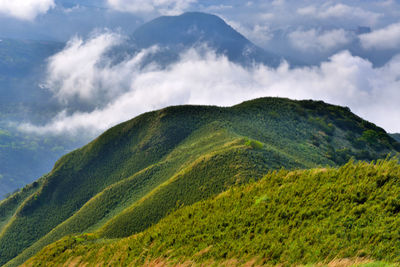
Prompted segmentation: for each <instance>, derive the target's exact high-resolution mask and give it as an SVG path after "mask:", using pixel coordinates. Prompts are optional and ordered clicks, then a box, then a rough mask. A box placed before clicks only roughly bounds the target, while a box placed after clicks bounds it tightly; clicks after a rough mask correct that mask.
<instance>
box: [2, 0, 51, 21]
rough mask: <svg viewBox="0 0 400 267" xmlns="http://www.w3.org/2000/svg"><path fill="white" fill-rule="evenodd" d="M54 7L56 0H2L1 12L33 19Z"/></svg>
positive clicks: (22, 18)
mask: <svg viewBox="0 0 400 267" xmlns="http://www.w3.org/2000/svg"><path fill="white" fill-rule="evenodd" d="M54 7H55V3H54V0H0V14H3V15H6V16H10V17H15V18H17V19H21V20H33V19H35V18H36V16H38V15H40V14H45V13H46V12H47V11H48V10H49V9H51V8H54Z"/></svg>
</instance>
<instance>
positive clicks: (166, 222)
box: [25, 159, 400, 266]
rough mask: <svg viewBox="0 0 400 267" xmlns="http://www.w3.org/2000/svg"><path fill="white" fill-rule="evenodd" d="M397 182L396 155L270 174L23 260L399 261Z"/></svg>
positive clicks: (50, 262)
mask: <svg viewBox="0 0 400 267" xmlns="http://www.w3.org/2000/svg"><path fill="white" fill-rule="evenodd" d="M399 179H400V165H399V164H398V160H397V159H396V160H389V161H378V162H377V163H376V164H368V163H363V162H360V163H353V162H350V163H348V164H346V165H345V166H343V167H341V168H339V169H331V168H325V169H312V170H306V171H294V172H289V171H286V170H281V171H278V172H272V173H269V174H268V175H266V176H265V177H264V178H263V179H262V180H260V181H258V182H256V183H250V184H247V185H242V186H240V187H233V188H231V189H230V190H228V191H226V192H224V193H222V194H220V195H219V196H217V197H215V198H212V199H209V200H206V201H201V202H198V203H196V204H194V205H192V206H189V207H184V208H181V209H179V210H177V211H176V212H174V213H172V214H171V215H169V216H167V217H166V218H164V219H163V220H161V221H160V222H159V223H158V224H157V225H155V226H152V227H150V228H149V229H147V230H146V231H144V232H142V233H140V234H137V235H134V236H131V237H129V238H124V239H120V240H98V239H97V237H96V236H95V235H83V236H76V237H73V236H72V237H66V238H64V239H62V240H60V241H58V242H56V243H54V244H52V245H50V246H48V247H46V248H45V249H43V250H42V251H41V252H40V253H38V254H37V255H36V256H35V257H33V258H32V259H30V260H29V261H28V262H27V264H26V265H25V266H54V265H63V264H65V263H69V262H74V263H75V264H81V265H84V264H89V265H99V266H104V265H107V266H108V265H115V264H117V265H119V266H132V265H135V266H139V265H143V264H146V263H150V262H152V263H154V264H155V263H157V262H158V263H161V264H163V263H164V264H166V263H169V264H177V263H183V262H186V263H191V264H193V263H197V264H206V265H209V264H211V263H214V264H216V265H218V264H221V263H225V264H227V265H241V264H244V263H246V262H253V264H254V263H256V264H273V265H275V264H279V263H280V264H290V265H293V264H307V263H321V262H323V263H327V262H329V261H331V260H333V259H338V258H339V259H340V258H349V257H350V258H353V257H365V258H370V259H371V258H372V259H375V260H385V261H388V262H393V263H399V261H400V257H399V255H398V253H397V252H398V250H399V248H400V244H399V242H398V240H399V231H398V229H399V227H400V219H399V218H398V214H399V211H400V208H399V207H400V205H399V203H400V202H399V197H398V196H399V192H400V186H399V185H400V183H399Z"/></svg>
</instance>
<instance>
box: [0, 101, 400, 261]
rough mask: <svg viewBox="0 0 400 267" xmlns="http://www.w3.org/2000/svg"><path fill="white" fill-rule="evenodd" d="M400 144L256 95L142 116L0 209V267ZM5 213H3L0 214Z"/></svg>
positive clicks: (347, 115) (327, 110) (352, 122)
mask: <svg viewBox="0 0 400 267" xmlns="http://www.w3.org/2000/svg"><path fill="white" fill-rule="evenodd" d="M399 151H400V144H399V143H397V142H396V141H395V140H394V139H392V138H391V137H390V136H389V135H388V134H387V133H386V132H385V131H384V130H383V129H381V128H379V127H377V126H375V125H373V124H371V123H369V122H367V121H364V120H362V119H361V118H359V117H357V116H356V115H354V114H353V113H351V111H350V110H349V109H348V108H343V107H339V106H333V105H329V104H325V103H323V102H321V101H320V102H318V101H292V100H288V99H281V98H262V99H256V100H253V101H248V102H244V103H242V104H240V105H236V106H233V107H227V108H221V107H214V106H175V107H169V108H165V109H162V110H158V111H154V112H149V113H145V114H143V115H141V116H139V117H136V118H134V119H132V120H130V121H128V122H125V123H122V124H120V125H118V126H115V127H113V128H112V129H110V130H108V131H107V132H105V133H104V134H102V135H101V136H100V137H98V138H97V139H95V140H94V141H92V142H91V143H89V144H88V145H86V146H84V147H82V148H80V149H78V150H76V151H74V152H72V153H70V154H68V155H66V156H64V157H62V158H61V159H60V160H59V161H58V162H57V163H56V165H55V166H54V168H53V170H52V171H51V172H50V173H49V174H48V175H46V176H44V177H42V178H41V179H40V180H39V181H37V182H36V183H35V184H33V185H30V186H28V187H27V188H25V189H24V190H22V191H21V192H19V193H16V194H14V195H13V196H11V197H10V198H8V199H7V200H5V201H3V202H1V203H0V210H6V211H7V212H3V214H2V215H1V217H0V221H1V224H0V264H6V263H7V264H6V266H16V265H19V264H22V263H23V262H24V261H25V260H27V259H28V258H30V257H31V256H33V255H35V254H36V253H37V252H38V251H40V250H41V249H42V248H43V247H45V246H46V245H48V244H51V243H53V242H55V241H57V240H59V239H60V238H62V237H64V236H67V235H70V234H79V233H88V232H91V233H96V235H97V236H99V237H101V238H104V239H109V238H124V237H128V236H131V235H133V234H136V233H139V232H142V231H144V230H146V229H148V228H149V227H151V226H152V225H154V224H156V223H157V222H159V221H160V220H161V219H163V218H165V216H167V215H168V214H170V213H171V212H173V211H175V210H177V209H179V208H180V207H182V206H187V205H191V204H193V203H196V202H198V201H202V200H205V199H208V198H211V197H213V196H215V195H217V194H219V193H221V192H223V191H225V190H227V189H229V188H230V187H231V186H233V185H237V186H239V185H241V184H247V183H248V182H249V181H254V180H259V179H260V178H261V177H262V176H263V175H265V173H267V172H268V171H270V170H276V169H280V168H282V167H285V168H287V169H306V168H315V167H321V166H338V165H342V164H344V163H346V162H347V161H348V160H349V159H350V158H351V157H354V158H355V159H361V160H373V159H377V158H385V157H386V156H387V155H388V154H389V153H392V154H393V153H397V152H399ZM7 205H8V206H11V207H12V208H7Z"/></svg>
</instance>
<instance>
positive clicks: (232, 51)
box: [132, 12, 280, 66]
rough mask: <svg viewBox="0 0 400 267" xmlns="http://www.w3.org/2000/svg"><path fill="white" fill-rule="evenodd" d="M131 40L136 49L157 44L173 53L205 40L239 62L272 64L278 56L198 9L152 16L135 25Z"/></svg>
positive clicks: (276, 62) (222, 21)
mask: <svg viewBox="0 0 400 267" xmlns="http://www.w3.org/2000/svg"><path fill="white" fill-rule="evenodd" d="M132 41H133V42H134V44H135V45H136V46H137V47H138V48H140V49H141V48H147V47H150V46H153V45H159V46H161V47H164V48H165V47H168V48H169V49H170V50H171V51H174V52H176V53H180V52H181V51H183V50H185V49H186V48H191V47H195V46H198V45H199V44H206V45H207V46H208V47H210V48H211V49H213V50H215V51H216V52H217V53H218V54H224V55H226V56H228V58H229V59H230V60H232V61H235V62H239V63H249V62H254V61H255V62H262V63H265V64H268V65H274V66H276V65H277V64H279V62H280V58H279V57H278V56H276V55H274V54H272V53H269V52H267V51H265V50H263V49H261V48H260V47H258V46H256V45H255V44H253V43H252V42H251V41H249V40H248V39H246V37H244V36H243V35H242V34H240V33H239V32H237V31H236V30H234V29H233V28H232V27H231V26H230V25H228V24H227V23H226V22H225V21H224V20H223V19H221V18H220V17H218V16H216V15H212V14H207V13H201V12H187V13H183V14H182V15H179V16H162V17H159V18H156V19H154V20H152V21H150V22H148V23H146V24H144V25H142V26H141V27H139V28H138V29H137V30H136V31H135V32H134V33H133V34H132Z"/></svg>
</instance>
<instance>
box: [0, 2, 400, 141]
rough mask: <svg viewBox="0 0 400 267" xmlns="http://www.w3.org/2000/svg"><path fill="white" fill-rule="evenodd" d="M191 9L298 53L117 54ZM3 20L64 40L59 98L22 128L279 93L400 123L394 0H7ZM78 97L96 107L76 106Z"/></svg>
mask: <svg viewBox="0 0 400 267" xmlns="http://www.w3.org/2000/svg"><path fill="white" fill-rule="evenodd" d="M185 11H202V12H208V13H212V14H216V15H218V16H220V17H221V18H223V19H224V20H225V21H226V22H227V23H228V24H230V25H231V26H232V27H233V28H234V29H236V30H237V31H239V32H240V33H242V34H243V35H245V36H246V37H247V38H248V39H250V40H251V41H252V42H254V43H255V44H257V45H258V46H260V47H262V48H264V49H266V50H268V51H272V52H274V53H276V54H278V55H283V56H284V57H287V58H290V59H295V60H296V61H298V62H302V64H298V65H291V63H290V60H289V62H286V61H282V63H281V64H280V66H279V67H277V68H271V67H269V66H265V65H262V64H256V65H253V66H242V65H239V64H236V63H233V62H230V61H229V60H228V59H227V58H226V57H225V56H223V55H219V54H216V53H215V52H214V51H212V49H208V51H207V53H200V52H199V51H198V50H196V49H190V50H188V51H184V52H182V54H181V55H180V59H179V60H178V61H177V62H175V63H173V64H172V65H170V66H168V67H167V68H165V67H161V66H158V65H157V64H152V65H150V66H148V67H146V68H141V63H142V61H143V59H144V58H146V56H147V55H151V54H153V53H156V52H157V51H158V50H159V49H162V48H160V47H151V48H148V49H145V50H142V51H140V52H138V53H136V54H134V55H131V56H129V57H126V58H124V59H123V60H121V61H119V62H118V63H113V62H111V60H110V59H109V58H108V57H107V55H108V53H109V52H110V51H112V49H113V48H115V47H117V46H119V45H121V44H123V43H124V42H126V40H127V38H126V37H127V36H129V34H131V33H132V32H133V31H134V30H135V29H136V28H137V27H139V26H140V25H142V24H143V23H145V22H147V21H149V20H151V19H153V18H156V17H158V16H161V15H179V14H181V13H182V12H185ZM0 25H3V26H0V36H2V37H13V38H29V39H47V40H57V41H61V42H65V43H66V45H65V48H64V49H63V50H62V51H60V52H59V53H57V54H55V55H53V56H52V57H50V58H48V59H47V61H46V62H47V73H46V78H45V80H43V81H41V83H42V85H43V86H42V87H43V88H44V90H49V91H50V92H51V93H52V94H53V96H54V98H55V99H57V101H59V103H60V105H62V106H63V107H64V110H63V111H62V112H60V113H59V114H58V115H57V116H55V117H53V118H49V122H48V123H47V124H45V125H33V124H31V123H29V122H28V123H24V124H22V125H20V129H21V130H23V131H29V132H36V133H39V134H44V133H46V134H48V133H56V134H57V133H66V132H68V133H72V134H79V133H80V132H82V131H85V132H87V133H90V134H92V135H96V134H98V133H100V132H101V131H103V130H105V129H107V128H108V127H110V126H113V125H115V124H117V123H119V122H122V121H125V120H128V119H130V118H132V117H134V116H136V115H138V114H140V113H143V112H146V111H150V110H154V109H158V108H162V107H165V106H168V105H176V104H213V105H222V106H228V105H233V104H237V103H240V102H241V101H244V100H248V99H252V98H256V97H263V96H280V97H289V98H292V99H316V100H324V101H325V102H329V103H333V104H338V105H344V106H349V107H350V108H351V110H352V111H353V112H355V113H356V114H358V115H360V116H362V117H363V118H365V119H367V120H370V121H372V122H374V123H376V124H377V125H379V126H381V127H383V128H385V129H386V130H387V131H389V132H400V105H399V103H400V3H399V2H398V1H394V0H386V1H383V0H359V1H315V0H304V1H294V0H273V1H261V0H259V1H258V0H254V1H247V2H246V1H226V0H223V1H210V0H205V1H200V0H148V1H141V0H105V1H92V0H85V1H77V0H68V1H67V0H65V1H63V0H60V1H57V0H13V1H9V0H0ZM398 54H399V55H398ZM76 66H80V68H79V69H78V68H76ZM76 101H78V102H79V103H87V104H88V105H89V106H92V107H93V108H91V110H89V111H88V110H86V111H79V110H71V108H70V106H71V105H72V104H73V103H74V102H76ZM93 103H94V104H93Z"/></svg>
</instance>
